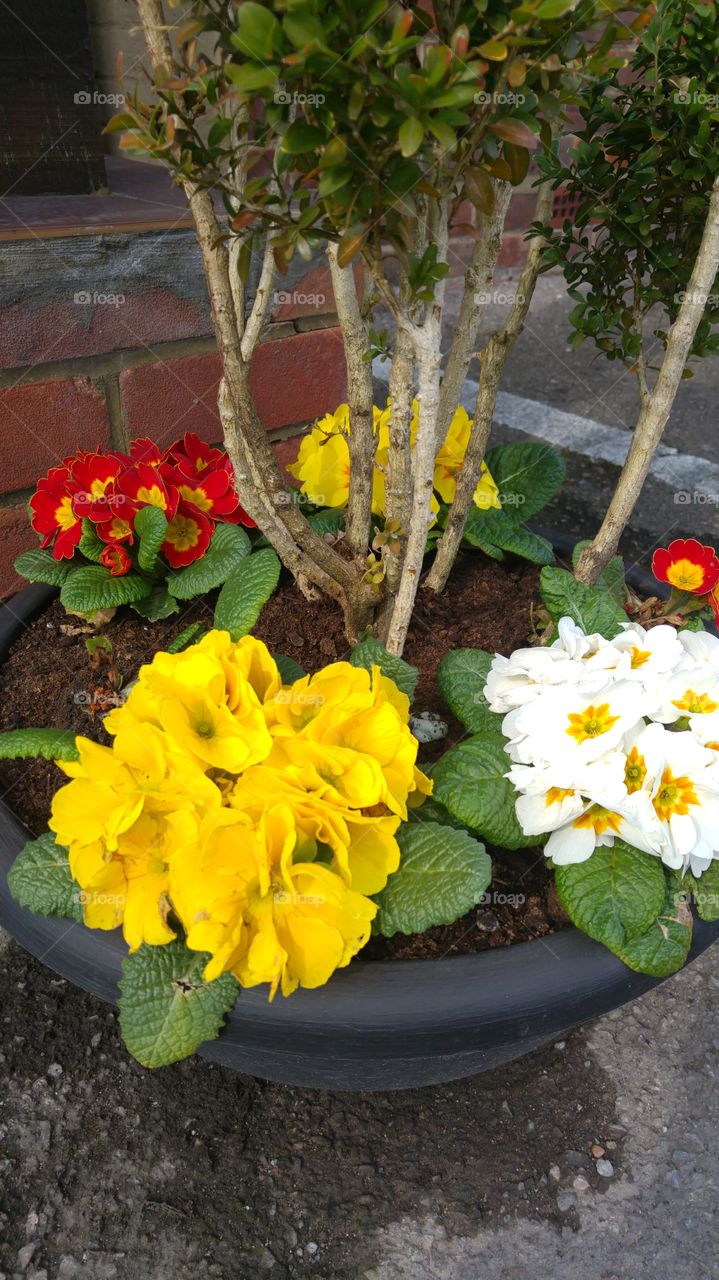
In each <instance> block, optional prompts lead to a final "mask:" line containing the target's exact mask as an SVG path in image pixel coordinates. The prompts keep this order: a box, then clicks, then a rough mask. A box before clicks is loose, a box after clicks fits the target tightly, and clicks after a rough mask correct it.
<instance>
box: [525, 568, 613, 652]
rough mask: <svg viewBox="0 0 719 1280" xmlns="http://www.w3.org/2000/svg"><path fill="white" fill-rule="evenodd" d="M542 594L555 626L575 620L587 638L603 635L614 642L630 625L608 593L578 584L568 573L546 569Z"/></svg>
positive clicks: (540, 578) (544, 570) (542, 581)
mask: <svg viewBox="0 0 719 1280" xmlns="http://www.w3.org/2000/svg"><path fill="white" fill-rule="evenodd" d="M539 591H540V594H541V597H542V599H543V601H544V603H545V604H546V606H547V609H548V610H549V615H550V617H551V619H552V622H553V623H554V624H555V626H556V624H557V623H558V622H559V619H560V618H571V619H572V620H573V621H574V622H576V623H577V625H578V626H580V627H582V629H583V630H584V631H585V632H586V633H587V635H591V634H592V633H593V632H595V631H599V632H600V633H601V634H602V635H603V636H606V638H607V640H611V639H612V638H613V637H614V636H616V635H618V634H619V632H620V631H621V630H622V627H623V625H624V623H625V622H627V621H628V619H627V615H626V613H625V611H624V609H622V607H621V605H619V604H617V602H616V600H613V599H612V597H611V596H610V595H608V594H607V592H606V591H604V590H603V589H601V588H597V587H588V586H585V584H584V583H583V582H577V580H576V578H575V577H574V576H573V575H572V574H571V573H569V572H568V570H567V569H552V568H544V569H542V572H541V573H540V575H539Z"/></svg>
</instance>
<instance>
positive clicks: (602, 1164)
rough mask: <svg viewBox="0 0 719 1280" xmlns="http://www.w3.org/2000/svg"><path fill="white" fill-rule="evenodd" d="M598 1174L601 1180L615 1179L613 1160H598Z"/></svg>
mask: <svg viewBox="0 0 719 1280" xmlns="http://www.w3.org/2000/svg"><path fill="white" fill-rule="evenodd" d="M597 1173H598V1174H599V1176H600V1178H613V1177H614V1165H613V1164H612V1162H611V1160H597Z"/></svg>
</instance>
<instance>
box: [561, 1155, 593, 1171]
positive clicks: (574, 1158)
mask: <svg viewBox="0 0 719 1280" xmlns="http://www.w3.org/2000/svg"><path fill="white" fill-rule="evenodd" d="M564 1159H565V1161H566V1163H567V1164H568V1165H571V1166H572V1168H573V1169H585V1168H586V1167H587V1165H588V1164H589V1156H587V1155H585V1154H584V1152H583V1151H565V1152H564Z"/></svg>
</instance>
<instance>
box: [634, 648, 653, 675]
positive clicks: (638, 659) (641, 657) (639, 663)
mask: <svg viewBox="0 0 719 1280" xmlns="http://www.w3.org/2000/svg"><path fill="white" fill-rule="evenodd" d="M651 656H652V654H651V650H650V649H632V669H633V670H634V671H636V669H637V667H643V666H644V663H645V662H647V661H648V660H649V658H651Z"/></svg>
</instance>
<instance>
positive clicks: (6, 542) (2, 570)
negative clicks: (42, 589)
mask: <svg viewBox="0 0 719 1280" xmlns="http://www.w3.org/2000/svg"><path fill="white" fill-rule="evenodd" d="M0 542H1V543H2V555H1V556H0V598H2V599H3V600H4V599H6V598H7V596H12V595H14V594H15V592H16V591H19V590H20V588H21V587H26V586H27V583H26V582H25V581H24V580H23V579H22V578H19V577H18V576H17V574H16V573H15V570H14V569H13V567H12V566H13V561H14V560H15V557H16V556H19V555H20V552H21V551H30V550H31V549H32V548H33V547H36V546H37V534H35V533H33V531H32V529H31V528H30V522H29V520H28V518H27V511H26V509H25V506H24V505H22V506H17V507H1V508H0Z"/></svg>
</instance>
